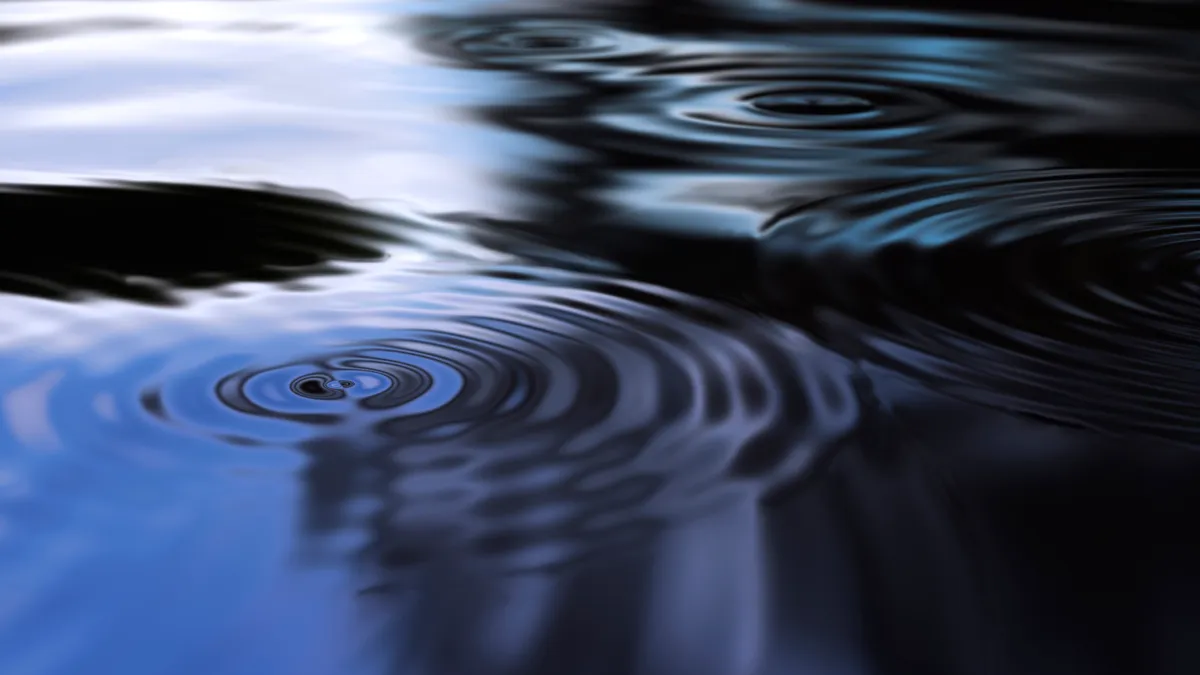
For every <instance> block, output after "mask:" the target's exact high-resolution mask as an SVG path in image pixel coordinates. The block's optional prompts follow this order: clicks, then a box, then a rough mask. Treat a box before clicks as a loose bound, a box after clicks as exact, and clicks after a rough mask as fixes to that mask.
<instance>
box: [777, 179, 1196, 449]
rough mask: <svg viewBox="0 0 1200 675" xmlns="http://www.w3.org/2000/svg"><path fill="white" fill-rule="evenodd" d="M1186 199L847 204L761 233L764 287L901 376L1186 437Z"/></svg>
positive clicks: (1052, 195) (957, 193)
mask: <svg viewBox="0 0 1200 675" xmlns="http://www.w3.org/2000/svg"><path fill="white" fill-rule="evenodd" d="M1198 189H1200V182H1198V181H1197V174H1196V173H1195V172H1191V171H1134V172H1130V171H1087V170H1074V171H1070V170H1062V171H1030V172H1011V173H995V174H987V175H979V176H972V177H965V178H960V179H953V180H944V181H929V182H915V183H909V184H905V185H901V186H893V187H888V188H882V189H878V190H872V191H867V192H863V193H860V194H852V195H846V196H842V197H837V198H833V199H830V200H828V201H825V202H821V203H816V204H809V205H805V206H802V207H800V208H798V209H797V210H796V211H794V212H792V213H785V214H783V215H781V216H780V217H779V218H778V219H776V220H775V221H773V222H772V223H769V224H768V229H767V232H766V233H765V235H764V237H765V238H764V249H763V251H764V253H763V255H764V261H765V262H766V271H765V274H766V278H767V284H768V287H770V288H773V290H774V291H775V292H776V293H777V294H782V295H786V294H791V295H792V298H793V299H798V298H801V297H803V298H807V299H814V298H815V300H814V302H815V304H816V306H817V309H815V310H811V312H812V315H811V316H810V319H809V320H811V321H813V322H814V323H815V324H818V325H822V326H823V327H824V328H825V329H826V330H828V331H830V332H831V334H836V335H840V336H843V337H844V338H845V339H846V340H848V341H849V342H851V343H854V344H856V345H858V347H857V348H856V349H864V350H866V352H867V353H869V354H871V355H872V356H874V357H876V358H882V359H884V360H886V361H887V362H888V363H889V364H890V365H892V366H894V367H896V368H898V369H900V370H903V371H909V372H916V373H919V374H921V375H922V376H925V377H929V378H932V379H934V380H937V381H939V382H941V383H943V384H946V385H950V386H953V387H956V388H967V389H971V390H973V391H974V392H975V394H976V395H980V396H984V397H986V398H989V399H993V400H995V401H997V402H999V403H1001V404H1003V405H1004V406H1005V407H1012V408H1017V409H1023V410H1025V411H1027V412H1032V413H1037V414H1043V415H1046V416H1049V417H1053V418H1056V419H1059V420H1062V421H1068V422H1074V423H1077V424H1085V425H1087V426H1095V427H1100V428H1105V429H1109V430H1114V431H1126V432H1128V431H1138V432H1143V433H1150V434H1155V435H1164V436H1168V437H1171V438H1175V439H1180V440H1195V439H1196V437H1197V433H1200V427H1198V426H1197V424H1196V419H1197V413H1198V412H1200V409H1198V408H1197V404H1196V400H1197V393H1198V392H1200V371H1198V370H1197V368H1196V363H1195V343H1196V339H1197V336H1200V324H1198V323H1197V321H1196V309H1197V298H1198V297H1200V295H1198V291H1200V284H1198V282H1200V278H1198V277H1197V269H1198V268H1197V263H1198V262H1200V200H1198V198H1197V197H1198V195H1200V191H1198ZM782 295H779V296H778V297H782ZM805 311H806V312H808V311H810V310H808V309H806V310H805ZM851 326H858V327H859V328H861V329H863V331H864V332H863V333H862V334H861V335H857V336H853V335H854V332H855V329H853V328H851ZM985 391H986V393H985Z"/></svg>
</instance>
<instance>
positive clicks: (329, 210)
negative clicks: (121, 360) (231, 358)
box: [0, 183, 403, 304]
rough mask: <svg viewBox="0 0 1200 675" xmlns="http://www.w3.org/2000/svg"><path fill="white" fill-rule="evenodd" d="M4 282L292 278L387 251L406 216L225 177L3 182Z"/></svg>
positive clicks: (57, 289) (147, 294)
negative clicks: (200, 181) (212, 181)
mask: <svg viewBox="0 0 1200 675" xmlns="http://www.w3.org/2000/svg"><path fill="white" fill-rule="evenodd" d="M0 221H3V222H4V224H5V227H6V229H7V231H8V232H9V242H8V244H7V245H6V246H5V247H4V248H3V250H0V289H2V290H4V291H6V292H9V293H14V292H15V293H25V294H30V295H38V296H44V297H49V298H58V299H65V300H71V299H80V298H86V297H87V296H89V295H92V296H97V295H106V296H114V297H122V298H127V299H133V300H139V301H142V302H152V303H168V304H170V303H173V302H176V301H177V298H176V297H175V296H174V293H175V292H177V291H178V290H181V289H186V288H211V287H217V286H221V285H227V284H230V283H235V282H250V281H259V282H276V283H278V282H285V281H288V280H293V279H299V278H301V277H308V276H313V275H320V274H330V273H334V272H337V271H338V268H337V267H336V265H335V263H337V262H365V261H377V260H382V259H384V257H385V252H384V249H383V247H384V246H385V245H388V244H390V245H393V246H394V245H397V244H399V243H400V242H401V241H402V240H403V231H402V229H401V227H402V226H401V224H400V223H394V222H392V221H391V220H390V219H388V218H386V217H384V216H382V215H379V214H375V213H372V212H370V211H367V210H364V209H361V208H358V207H356V206H353V205H351V204H349V203H346V202H339V201H335V200H331V199H329V196H328V195H321V196H320V197H318V196H316V195H305V194H302V193H301V192H298V191H284V190H268V189H251V188H248V187H223V186H216V185H184V184H146V183H108V184H90V185H89V184H83V185H58V186H56V185H37V184H29V185H14V184H8V185H4V186H2V187H0Z"/></svg>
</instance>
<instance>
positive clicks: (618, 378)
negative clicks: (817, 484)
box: [0, 268, 858, 639]
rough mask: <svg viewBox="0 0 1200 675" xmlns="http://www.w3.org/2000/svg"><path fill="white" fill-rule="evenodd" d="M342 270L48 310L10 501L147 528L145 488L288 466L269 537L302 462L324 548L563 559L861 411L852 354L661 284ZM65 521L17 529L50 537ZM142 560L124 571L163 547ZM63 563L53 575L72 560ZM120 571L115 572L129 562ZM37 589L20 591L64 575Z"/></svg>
mask: <svg viewBox="0 0 1200 675" xmlns="http://www.w3.org/2000/svg"><path fill="white" fill-rule="evenodd" d="M372 279H374V281H372ZM373 284H375V285H373ZM333 286H336V284H331V287H330V288H328V289H326V290H323V291H313V292H309V293H288V292H282V291H281V292H278V293H276V294H265V295H258V296H255V297H254V298H252V299H234V298H213V299H210V300H208V301H206V302H205V303H200V304H197V305H195V306H193V307H190V308H189V309H188V310H187V311H179V310H174V311H173V310H167V309H159V308H153V307H145V306H139V305H118V304H112V305H109V306H108V307H106V308H105V309H104V310H103V311H96V312H92V313H89V312H88V311H87V308H74V307H71V306H64V308H63V309H62V310H55V311H58V312H59V314H60V315H62V316H64V317H71V316H77V317H78V319H77V323H74V324H72V323H70V322H69V319H64V321H65V322H67V323H65V324H64V327H63V328H62V329H60V330H55V331H52V332H50V333H46V334H39V335H38V336H37V339H36V340H30V341H29V344H25V347H24V348H23V349H22V350H21V352H22V353H23V354H24V356H23V357H22V359H21V360H20V362H16V361H14V362H13V363H10V364H8V367H7V369H6V371H5V376H6V379H7V381H8V382H9V383H10V386H8V387H7V389H9V390H10V391H12V396H10V397H9V398H8V399H7V400H8V403H7V404H6V408H5V410H6V415H5V416H4V418H3V426H2V427H0V434H2V435H3V436H2V438H3V444H2V446H0V447H4V448H5V450H4V461H5V462H7V463H9V464H11V465H12V466H13V467H14V475H16V476H20V477H21V478H20V480H21V481H25V480H29V481H31V482H32V484H33V485H35V487H33V488H31V489H30V490H28V491H26V497H25V502H26V504H27V507H26V508H25V509H24V510H22V509H12V510H7V509H6V511H5V517H6V518H10V519H11V520H13V521H14V522H15V526H16V527H18V528H20V529H21V531H26V530H28V531H29V532H30V533H32V532H36V531H38V530H37V528H38V527H39V523H44V519H45V518H46V517H52V518H54V519H63V520H67V521H71V520H78V519H83V518H88V517H91V516H89V515H88V514H89V513H100V512H103V513H106V514H109V516H108V517H109V519H110V520H111V522H112V523H113V524H112V527H123V528H125V529H126V530H128V529H129V528H130V527H133V526H132V525H129V524H128V523H136V522H140V521H141V520H145V521H146V523H145V525H144V526H145V527H152V526H154V523H156V522H157V520H156V519H157V518H158V516H151V515H150V512H146V513H145V514H143V515H140V516H137V515H132V514H134V513H140V512H141V510H142V509H147V508H149V509H152V510H153V512H154V513H160V514H162V518H163V519H166V520H165V521H164V524H163V525H162V526H163V527H167V526H169V523H167V522H166V521H169V520H170V518H171V517H172V516H171V515H170V514H172V513H176V514H177V517H179V518H183V517H187V516H189V515H190V516H191V517H193V518H200V519H206V518H209V516H210V515H211V513H210V512H215V511H213V509H217V510H222V509H224V510H225V511H227V510H228V508H233V505H232V504H230V505H227V506H226V505H224V504H225V502H224V500H225V499H226V498H227V497H228V495H229V494H232V493H230V492H229V491H227V490H222V489H216V488H214V487H212V486H213V485H214V484H219V483H220V481H225V480H236V478H231V477H236V476H239V475H243V474H246V475H248V476H249V478H247V479H246V480H247V481H248V482H247V490H251V491H253V490H254V484H255V480H256V479H255V478H253V477H254V476H258V478H257V480H258V481H260V482H261V481H266V483H267V484H269V485H273V486H274V487H275V489H274V491H273V492H272V491H271V490H267V491H263V490H262V489H259V490H258V491H255V492H251V493H249V496H247V498H246V499H248V500H249V501H247V502H246V503H247V504H249V505H253V504H254V503H258V502H261V501H262V500H268V501H272V500H273V503H272V504H271V505H269V506H259V507H255V508H260V509H264V510H263V511H261V512H259V515H257V516H253V517H251V516H247V520H246V528H248V529H247V536H250V534H252V533H253V532H254V531H255V528H256V527H258V528H262V527H267V528H269V529H270V533H269V534H268V533H266V532H261V533H260V535H259V539H258V540H257V542H256V545H258V546H260V548H255V547H253V546H249V547H242V550H243V552H244V554H245V555H249V556H256V555H260V554H261V555H262V556H263V560H264V561H265V560H266V559H267V558H272V557H277V556H279V555H282V553H281V552H280V551H278V550H277V549H279V548H280V547H286V546H288V545H289V544H288V542H290V541H291V539H290V536H291V535H290V534H289V530H290V528H291V527H292V525H291V524H290V523H289V517H288V516H287V515H286V510H283V511H280V508H281V506H280V503H279V498H280V497H281V496H286V493H287V485H289V482H288V481H287V478H288V476H291V475H294V472H297V471H299V473H300V475H301V476H302V477H303V481H302V482H303V485H304V488H303V494H304V502H303V503H304V504H305V505H306V506H305V507H304V509H302V510H301V512H299V513H298V514H297V517H298V518H299V520H298V521H297V523H296V527H299V528H300V530H299V531H301V532H304V533H307V534H306V536H305V537H304V539H302V540H300V541H302V542H303V546H302V550H303V551H304V552H305V555H306V556H310V557H309V558H307V559H310V560H329V557H328V556H330V555H332V556H334V557H335V559H345V556H351V557H352V558H353V559H355V560H359V561H361V562H362V563H363V564H365V565H367V566H368V567H369V568H373V569H375V568H377V566H378V565H380V564H382V565H383V567H384V569H385V570H391V571H387V572H386V574H389V575H390V574H392V573H393V572H392V571H395V573H401V572H403V573H407V571H411V570H413V569H417V568H421V569H423V568H426V567H428V565H429V564H431V563H434V562H437V561H441V562H445V561H446V560H447V559H452V560H456V561H459V562H466V563H470V564H472V565H476V564H478V565H488V566H490V567H489V568H492V567H491V566H494V568H495V569H499V570H508V571H511V572H519V571H527V572H531V571H535V570H540V571H548V570H552V569H558V568H561V567H562V566H564V565H569V564H574V563H577V562H580V561H582V560H585V559H595V556H596V554H597V553H599V552H601V551H616V550H621V549H622V548H625V547H628V546H635V545H638V542H643V543H649V542H653V541H654V538H655V537H656V536H658V534H659V533H661V532H663V531H664V530H666V529H669V528H671V527H672V526H674V525H678V524H680V523H685V522H688V521H689V520H690V519H694V518H699V517H704V515H705V514H714V513H721V512H723V511H725V510H727V509H729V508H736V507H737V506H738V505H741V504H746V503H754V502H755V501H757V500H759V499H762V498H766V497H768V496H769V495H771V494H774V493H776V492H777V491H779V490H784V489H787V488H789V487H790V486H794V485H796V484H797V482H798V481H802V480H803V479H804V478H805V477H806V476H808V475H810V473H811V471H812V470H813V468H814V467H815V466H816V465H817V464H818V462H820V460H822V459H823V458H825V457H828V456H829V454H830V452H831V451H833V450H834V449H836V448H837V447H839V445H840V443H841V442H842V441H843V440H844V439H845V438H846V437H847V436H848V435H849V434H850V433H851V432H852V430H853V429H854V428H855V425H856V422H857V419H858V398H857V393H856V391H857V390H856V386H857V385H856V384H855V382H856V381H857V380H856V379H855V378H854V377H853V368H852V366H851V365H850V364H848V363H847V362H846V361H845V360H843V359H840V358H838V357H836V356H834V355H833V354H831V353H829V352H827V351H825V350H822V349H820V348H818V347H816V346H815V345H814V344H813V343H811V342H810V341H809V340H808V339H806V338H805V337H804V336H803V334H802V333H800V332H799V331H797V330H795V329H792V328H789V327H787V326H785V325H784V324H782V323H779V322H776V321H773V320H769V319H766V318H763V317H759V316H757V315H753V314H750V313H747V312H744V311H741V310H737V309H732V308H728V307H726V306H723V305H719V304H715V303H712V302H708V301H703V300H700V299H697V298H694V297H690V296H685V295H681V294H678V293H674V292H670V291H666V290H664V289H660V288H655V287H651V286H646V285H641V284H636V283H633V282H617V281H612V280H606V279H601V278H592V277H586V276H582V275H575V274H568V273H563V272H548V271H534V270H529V269H522V268H498V269H492V270H491V271H488V272H487V273H475V274H464V275H461V276H453V275H447V274H446V273H445V271H444V270H441V269H438V270H436V271H435V272H434V273H431V274H428V275H423V274H421V273H418V272H409V273H404V274H398V273H395V272H380V273H379V275H377V276H376V277H371V276H370V275H367V276H364V277H361V278H358V279H356V280H355V282H354V283H353V284H347V287H346V288H341V289H337V288H333ZM36 302H38V301H35V300H29V303H36ZM50 305H51V306H52V307H53V306H54V304H53V303H50ZM127 314H128V316H127ZM18 315H19V313H17V312H14V313H13V314H12V315H11V316H10V317H9V320H17V319H18ZM11 340H18V338H16V337H13V338H11ZM8 353H14V352H12V351H9V352H8ZM66 449H70V450H71V452H69V453H68V452H62V451H63V450H66ZM84 449H90V451H89V452H83V450H84ZM85 465H86V467H85ZM34 474H37V475H34ZM271 476H274V478H271ZM176 477H177V478H178V479H176ZM101 479H103V480H101ZM14 480H15V479H14ZM97 481H98V482H97ZM66 485H70V486H72V487H71V488H70V490H69V493H70V494H72V495H73V497H72V498H71V499H69V500H65V501H63V500H59V499H58V497H57V495H60V494H63V492H62V490H61V488H63V486H66ZM118 485H125V486H126V487H125V488H124V490H125V492H124V493H123V495H122V496H120V497H118V498H116V500H115V501H113V499H112V498H110V497H106V496H104V495H105V492H106V491H110V490H118V492H119V491H120V489H118V488H117V487H116V486H118ZM189 485H191V486H193V487H194V490H193V489H190V488H187V486H189ZM137 486H140V487H137ZM44 490H53V492H51V493H49V494H50V495H53V496H49V497H48V496H47V493H45V492H44ZM205 490H207V491H208V492H204V491H205ZM195 491H199V492H195ZM199 494H205V495H208V496H206V497H204V498H198V497H197V495H199ZM221 495H226V497H222V496H221ZM272 495H273V496H272ZM48 499H50V500H52V501H47V500H48ZM255 500H258V502H256V501H255ZM51 504H53V507H52V508H50V505H51ZM215 504H221V506H220V508H218V507H217V506H215ZM47 509H49V511H47ZM97 509H99V510H98V511H97ZM127 512H128V513H127ZM222 512H224V511H222ZM47 513H53V515H52V516H48V515H46V514H47ZM123 513H124V514H125V515H121V514H123ZM267 514H276V515H272V516H270V517H269V518H268V516H267ZM276 516H278V517H276ZM264 518H266V519H268V520H272V521H274V522H272V523H270V524H269V525H268V524H266V523H265V521H264ZM210 520H211V519H209V520H205V521H204V522H205V523H207V524H206V525H203V527H205V528H207V527H210V526H215V525H217V524H219V523H217V522H215V521H213V522H210ZM121 523H126V524H125V525H122V524H121ZM254 523H258V525H254ZM198 526H199V525H198ZM73 529H74V528H72V527H65V528H64V527H58V526H56V527H52V528H49V529H47V530H45V531H44V532H43V534H40V535H37V536H36V537H32V538H31V539H28V540H23V543H21V544H20V545H19V546H18V548H17V550H19V551H23V552H24V557H26V558H30V557H31V556H36V555H38V553H37V552H38V551H42V552H43V553H45V554H46V555H50V553H49V551H51V550H54V549H55V548H56V547H62V546H65V545H66V544H65V543H64V542H62V541H59V540H58V537H60V536H63V535H62V534H61V533H67V532H71V531H73ZM100 531H101V532H102V531H103V530H100ZM198 532H199V534H197V536H198V537H200V538H205V537H208V538H210V539H211V538H212V537H217V538H218V539H220V538H221V536H223V535H219V534H218V533H217V532H210V531H208V530H207V529H205V530H199V531H198ZM31 536H32V535H31ZM190 536H191V535H190V534H189V531H188V530H186V529H183V530H179V531H178V537H177V541H175V542H174V545H176V546H177V547H178V550H179V552H180V555H187V552H188V551H189V547H190V546H192V545H193V544H194V545H197V546H201V545H204V546H207V545H209V544H208V543H205V542H202V541H196V542H193V541H191V540H190V539H189V537H190ZM230 536H233V535H232V534H231V535H230ZM122 541H124V540H122ZM205 541H207V539H206V540H205ZM12 545H13V542H11V541H10V543H9V546H10V547H11V546H12ZM120 546H122V545H117V548H120ZM261 547H267V548H265V549H262V548H261ZM67 548H70V547H69V546H68V547H67ZM256 551H258V553H256ZM61 555H67V556H70V555H78V556H82V557H81V558H80V559H79V561H78V564H79V565H87V564H88V562H87V561H88V560H89V559H90V558H88V556H90V555H98V553H97V552H96V551H91V552H89V551H88V550H80V551H77V552H76V553H62V554H61ZM311 556H317V557H316V558H312V557H311ZM139 560H142V561H143V562H131V563H130V565H131V566H130V567H129V568H128V571H129V572H130V574H136V572H137V570H138V569H140V567H139V565H142V564H146V565H150V564H154V560H155V557H154V554H153V553H147V554H145V556H144V557H143V558H140V559H139ZM27 562H31V561H27ZM22 564H24V563H22ZM214 564H218V563H214ZM264 565H267V563H265V562H264ZM267 566H268V568H269V565H267ZM68 567H69V566H68ZM243 567H244V569H246V570H247V571H246V573H247V574H249V573H250V572H249V570H250V569H251V568H253V567H254V566H253V565H250V566H243ZM56 569H57V568H56ZM237 569H242V567H232V568H230V570H228V571H227V573H229V574H234V575H236V574H240V573H241V572H236V571H234V570H237ZM264 569H265V568H264ZM67 573H68V572H67V568H66V567H64V568H63V574H67ZM214 573H215V572H214ZM47 574H48V575H50V576H48V577H47V579H46V584H47V588H56V587H60V586H62V585H63V584H66V583H67V579H66V578H65V577H64V578H59V577H55V576H54V575H53V574H51V573H50V572H49V571H48V572H47ZM122 578H123V577H122V576H121V575H115V576H113V575H110V577H109V579H108V581H107V582H106V583H107V584H108V586H110V587H113V588H114V589H119V588H120V586H121V584H123V583H134V580H133V579H132V578H129V579H128V581H127V582H126V581H122ZM364 583H369V582H364ZM251 585H253V584H251ZM29 594H30V595H29V596H28V597H27V598H25V600H26V601H27V603H28V608H27V610H22V611H29V612H37V611H42V610H41V609H39V607H42V605H44V604H45V603H46V602H51V601H52V599H53V597H54V595H53V593H50V592H49V591H47V590H45V589H42V590H38V589H30V590H29ZM229 600H230V601H231V602H232V601H234V600H235V599H234V598H229ZM247 601H249V600H247ZM218 604H220V603H218ZM100 606H101V605H100V604H96V603H92V604H90V605H88V607H93V608H99V607H100ZM224 606H225V605H220V607H224ZM220 607H217V606H215V605H214V607H213V608H210V609H211V610H212V611H214V612H219V611H222V610H221V609H220ZM14 611H16V610H14ZM131 611H132V610H131ZM179 611H181V612H182V611H191V610H190V609H186V608H180V609H179ZM225 611H229V610H225ZM21 616H25V615H24V614H18V615H17V616H14V617H11V618H13V620H16V621H20V620H22V619H21V618H20V617H21ZM26 618H28V617H26ZM131 621H135V622H136V620H135V619H131ZM218 624H220V621H217V620H215V619H213V618H209V619H205V625H218ZM47 639H48V638H47Z"/></svg>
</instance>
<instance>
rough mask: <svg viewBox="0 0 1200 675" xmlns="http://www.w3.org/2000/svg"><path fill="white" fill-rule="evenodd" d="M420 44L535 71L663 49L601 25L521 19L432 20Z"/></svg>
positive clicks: (433, 50)
mask: <svg viewBox="0 0 1200 675" xmlns="http://www.w3.org/2000/svg"><path fill="white" fill-rule="evenodd" d="M420 44H421V46H422V48H423V49H424V50H425V51H427V52H428V53H431V54H436V55H440V56H444V57H449V58H453V59H465V60H466V61H467V62H469V63H472V64H474V65H476V66H480V65H494V66H506V67H522V68H533V69H538V68H544V67H557V66H560V65H562V64H576V65H581V64H592V65H600V64H603V63H605V62H622V61H628V60H631V59H637V58H639V57H644V56H646V55H648V54H651V53H653V52H654V51H656V50H657V49H659V48H660V47H659V46H658V43H657V42H656V41H655V40H654V39H653V38H650V37H647V36H643V35H638V34H636V33H630V32H627V31H623V30H620V29H617V28H614V27H610V26H605V25H602V24H598V23H589V22H583V21H578V20H571V19H553V18H545V17H532V18H521V17H515V16H504V17H495V18H493V19H492V20H491V21H480V20H478V19H476V20H473V21H470V22H463V21H453V22H448V21H430V22H429V25H427V26H425V27H424V29H423V30H422V36H421V40H420Z"/></svg>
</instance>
